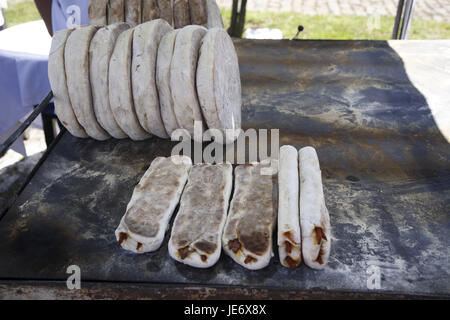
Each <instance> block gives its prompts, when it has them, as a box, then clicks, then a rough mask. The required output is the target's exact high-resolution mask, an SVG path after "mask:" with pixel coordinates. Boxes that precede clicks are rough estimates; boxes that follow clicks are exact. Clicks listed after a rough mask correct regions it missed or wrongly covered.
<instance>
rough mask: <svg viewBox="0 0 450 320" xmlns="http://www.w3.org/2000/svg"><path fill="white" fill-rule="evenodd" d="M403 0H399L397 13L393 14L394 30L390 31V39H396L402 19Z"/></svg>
mask: <svg viewBox="0 0 450 320" xmlns="http://www.w3.org/2000/svg"><path fill="white" fill-rule="evenodd" d="M404 4H405V0H399V1H398V5H397V15H396V16H395V22H394V31H393V32H392V39H394V40H396V39H398V31H399V30H400V22H401V21H402V15H403V6H404Z"/></svg>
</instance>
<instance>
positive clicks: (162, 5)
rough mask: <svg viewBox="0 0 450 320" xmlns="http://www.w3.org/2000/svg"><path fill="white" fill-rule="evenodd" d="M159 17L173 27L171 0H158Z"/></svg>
mask: <svg viewBox="0 0 450 320" xmlns="http://www.w3.org/2000/svg"><path fill="white" fill-rule="evenodd" d="M158 8H159V17H160V18H161V19H164V20H166V21H167V22H168V23H169V24H170V25H171V26H173V0H158Z"/></svg>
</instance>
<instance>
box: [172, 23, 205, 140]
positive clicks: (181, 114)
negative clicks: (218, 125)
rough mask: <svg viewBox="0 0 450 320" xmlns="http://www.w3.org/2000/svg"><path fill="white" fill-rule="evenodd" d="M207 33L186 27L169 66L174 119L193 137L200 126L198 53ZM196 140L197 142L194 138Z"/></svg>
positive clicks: (176, 43) (180, 34)
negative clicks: (196, 123) (196, 83)
mask: <svg viewBox="0 0 450 320" xmlns="http://www.w3.org/2000/svg"><path fill="white" fill-rule="evenodd" d="M206 32H207V30H206V29H205V28H204V27H201V26H187V27H184V28H183V29H181V30H180V32H179V33H178V35H177V39H176V41H175V48H174V52H173V57H172V64H171V66H170V88H171V90H172V99H173V103H174V104H173V105H174V111H175V116H176V118H177V122H178V124H179V125H180V126H181V128H183V129H186V130H187V131H188V132H189V134H190V135H191V137H194V123H195V122H196V121H200V122H201V123H203V119H202V113H201V111H200V105H199V102H198V97H197V89H196V85H195V80H196V79H195V77H196V73H197V61H198V52H199V49H200V45H201V41H202V39H203V37H204V35H205V34H206ZM197 140H199V139H197Z"/></svg>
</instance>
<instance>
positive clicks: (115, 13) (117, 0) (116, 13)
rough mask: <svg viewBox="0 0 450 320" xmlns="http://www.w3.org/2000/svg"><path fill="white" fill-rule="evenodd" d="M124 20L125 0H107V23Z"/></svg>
mask: <svg viewBox="0 0 450 320" xmlns="http://www.w3.org/2000/svg"><path fill="white" fill-rule="evenodd" d="M118 22H125V0H109V4H108V24H113V23H118Z"/></svg>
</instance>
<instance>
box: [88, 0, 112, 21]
mask: <svg viewBox="0 0 450 320" xmlns="http://www.w3.org/2000/svg"><path fill="white" fill-rule="evenodd" d="M108 2H109V1H108V0H91V1H89V7H88V14H89V23H90V24H96V25H107V24H108V21H107V18H108V17H107V10H106V8H107V6H108Z"/></svg>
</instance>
